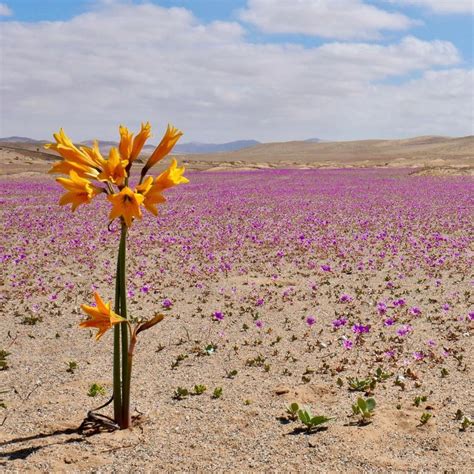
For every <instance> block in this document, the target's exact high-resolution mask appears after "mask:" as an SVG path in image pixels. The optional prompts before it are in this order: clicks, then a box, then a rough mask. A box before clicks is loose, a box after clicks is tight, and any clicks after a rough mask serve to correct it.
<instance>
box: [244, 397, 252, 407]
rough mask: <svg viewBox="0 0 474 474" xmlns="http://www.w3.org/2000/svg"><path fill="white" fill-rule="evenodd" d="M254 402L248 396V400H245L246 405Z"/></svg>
mask: <svg viewBox="0 0 474 474" xmlns="http://www.w3.org/2000/svg"><path fill="white" fill-rule="evenodd" d="M251 404H252V400H249V399H248V398H247V400H245V401H244V405H246V406H248V405H251Z"/></svg>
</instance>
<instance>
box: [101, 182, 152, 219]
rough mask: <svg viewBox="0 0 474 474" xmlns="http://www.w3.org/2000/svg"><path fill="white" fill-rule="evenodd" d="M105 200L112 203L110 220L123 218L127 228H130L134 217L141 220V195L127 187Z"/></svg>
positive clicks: (142, 197) (142, 198)
mask: <svg viewBox="0 0 474 474" xmlns="http://www.w3.org/2000/svg"><path fill="white" fill-rule="evenodd" d="M107 199H108V200H109V201H110V202H111V203H112V210H111V211H110V215H109V219H110V220H114V219H115V218H117V217H123V219H124V221H125V224H126V225H127V227H131V225H132V219H133V218H134V217H138V218H140V219H141V217H142V212H141V210H140V204H142V203H143V201H144V199H145V198H144V196H143V195H142V194H139V193H134V192H133V191H132V190H131V189H130V188H129V187H128V186H125V187H124V188H123V189H122V190H121V191H120V192H119V193H116V194H112V195H109V196H107Z"/></svg>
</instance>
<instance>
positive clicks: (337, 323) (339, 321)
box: [332, 318, 347, 329]
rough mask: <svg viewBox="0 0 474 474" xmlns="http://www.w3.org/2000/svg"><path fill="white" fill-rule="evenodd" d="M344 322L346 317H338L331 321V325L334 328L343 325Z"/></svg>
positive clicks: (345, 322)
mask: <svg viewBox="0 0 474 474" xmlns="http://www.w3.org/2000/svg"><path fill="white" fill-rule="evenodd" d="M346 324H347V319H346V318H339V319H335V320H334V321H333V322H332V327H333V328H334V329H339V328H340V327H342V326H345V325H346Z"/></svg>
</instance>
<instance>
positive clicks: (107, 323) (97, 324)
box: [79, 293, 126, 341]
mask: <svg viewBox="0 0 474 474" xmlns="http://www.w3.org/2000/svg"><path fill="white" fill-rule="evenodd" d="M94 298H95V302H96V306H87V305H85V304H83V305H81V308H82V310H83V311H84V312H85V313H87V314H88V315H89V316H90V318H89V319H87V320H86V321H82V323H80V324H79V327H81V328H97V329H98V330H99V331H98V332H97V334H96V336H95V338H96V340H97V341H98V340H99V339H100V338H101V337H102V336H103V335H104V333H105V332H106V331H107V330H108V329H111V328H112V327H113V326H114V325H115V324H119V323H121V322H122V321H126V320H125V319H124V318H122V316H119V315H118V314H116V313H114V312H113V311H112V310H111V309H110V303H107V304H105V303H104V302H103V301H102V298H101V297H100V296H99V294H98V293H94Z"/></svg>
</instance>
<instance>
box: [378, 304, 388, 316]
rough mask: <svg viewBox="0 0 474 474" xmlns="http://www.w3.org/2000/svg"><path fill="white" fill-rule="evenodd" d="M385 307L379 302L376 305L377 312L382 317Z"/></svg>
mask: <svg viewBox="0 0 474 474" xmlns="http://www.w3.org/2000/svg"><path fill="white" fill-rule="evenodd" d="M387 309H388V308H387V305H386V304H385V303H383V302H382V301H380V302H379V303H377V311H378V312H379V314H380V316H382V315H384V314H385V313H386V312H387Z"/></svg>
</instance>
